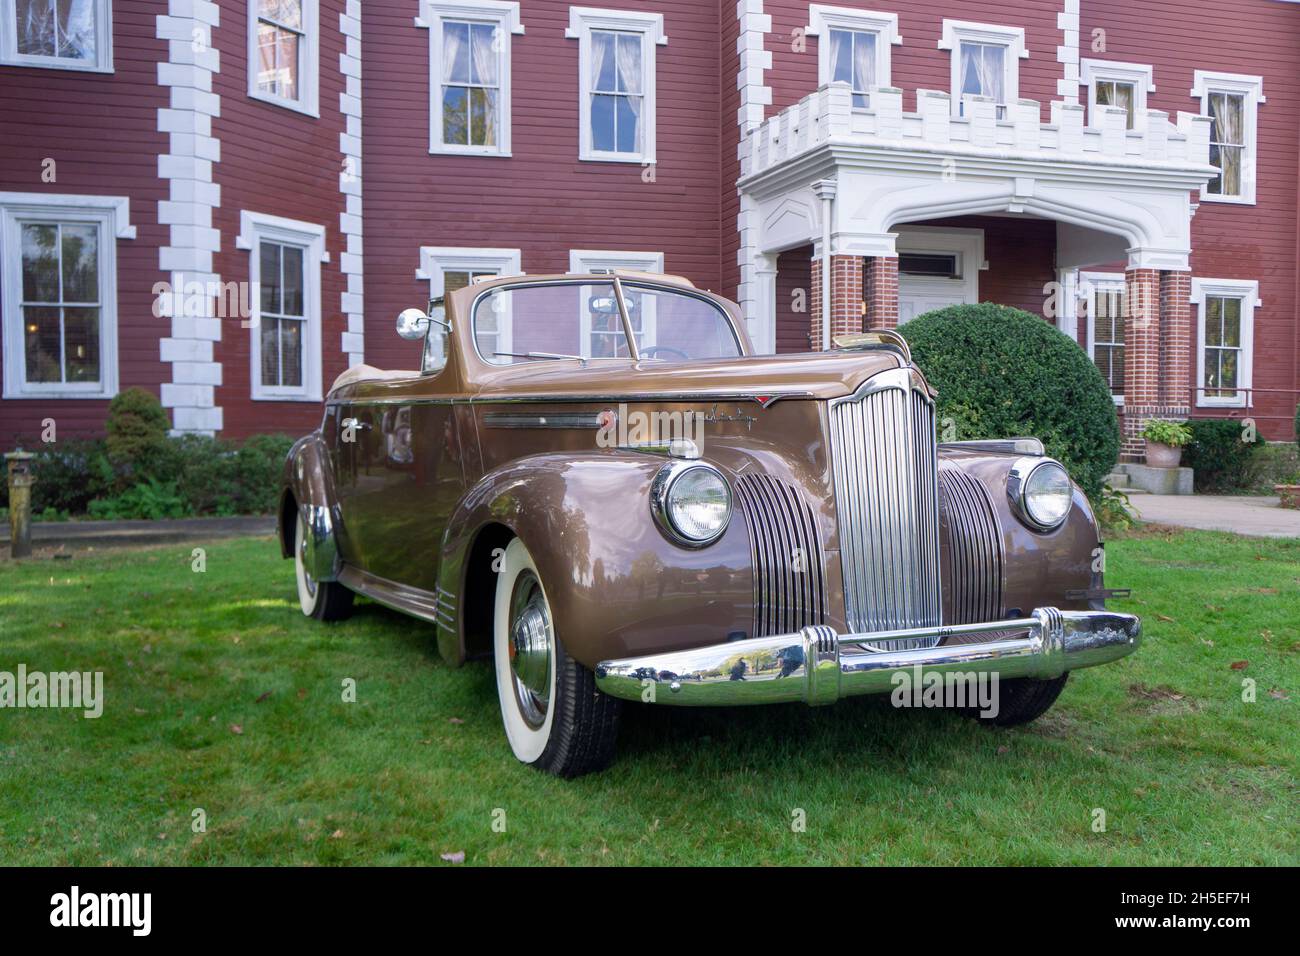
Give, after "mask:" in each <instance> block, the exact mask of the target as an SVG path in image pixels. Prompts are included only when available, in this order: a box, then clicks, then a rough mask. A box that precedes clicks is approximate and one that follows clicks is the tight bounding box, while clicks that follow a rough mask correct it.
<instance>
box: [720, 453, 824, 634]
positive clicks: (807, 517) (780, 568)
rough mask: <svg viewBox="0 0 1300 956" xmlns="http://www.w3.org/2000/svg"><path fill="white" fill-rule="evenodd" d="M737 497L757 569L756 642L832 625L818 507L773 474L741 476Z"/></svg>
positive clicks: (738, 480) (755, 571)
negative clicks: (827, 615) (815, 513)
mask: <svg viewBox="0 0 1300 956" xmlns="http://www.w3.org/2000/svg"><path fill="white" fill-rule="evenodd" d="M735 489H736V497H737V498H738V499H739V501H740V505H741V508H742V509H743V510H744V513H745V521H746V523H747V525H748V527H749V542H750V556H751V559H752V561H753V565H754V634H753V636H754V637H766V636H768V635H770V634H792V633H794V632H795V631H798V630H800V629H801V628H803V627H806V626H808V625H810V624H824V623H826V579H825V562H824V560H823V554H822V545H821V535H820V534H819V533H818V530H817V519H816V516H815V515H814V514H813V510H812V506H811V505H809V504H808V502H806V501H805V500H804V499H803V498H802V497H800V495H799V492H798V491H797V490H796V489H795V488H793V487H791V486H790V485H788V484H786V483H785V482H782V481H778V480H777V479H776V478H773V477H772V476H771V475H762V474H748V475H741V476H740V477H739V478H738V479H736V482H735Z"/></svg>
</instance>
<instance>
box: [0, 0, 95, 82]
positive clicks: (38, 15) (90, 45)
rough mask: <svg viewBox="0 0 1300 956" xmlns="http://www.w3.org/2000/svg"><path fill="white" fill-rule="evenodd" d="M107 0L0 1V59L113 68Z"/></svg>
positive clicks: (65, 67) (61, 66)
mask: <svg viewBox="0 0 1300 956" xmlns="http://www.w3.org/2000/svg"><path fill="white" fill-rule="evenodd" d="M111 9H112V8H111V5H110V0H75V2H72V0H0V63H8V64H12V65H14V66H38V67H51V68H53V69H56V70H89V71H95V72H101V73H111V72H112V71H113V24H112V18H111V15H110V14H111Z"/></svg>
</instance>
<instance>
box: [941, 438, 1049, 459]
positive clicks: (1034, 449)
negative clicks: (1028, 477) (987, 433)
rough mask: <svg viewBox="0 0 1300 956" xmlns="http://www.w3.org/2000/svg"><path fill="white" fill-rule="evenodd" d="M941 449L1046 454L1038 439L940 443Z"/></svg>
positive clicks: (989, 439) (990, 439)
mask: <svg viewBox="0 0 1300 956" xmlns="http://www.w3.org/2000/svg"><path fill="white" fill-rule="evenodd" d="M939 447H940V448H941V449H956V450H958V451H961V450H963V449H968V450H970V451H991V452H996V453H998V454H1006V455H1033V456H1035V457H1041V456H1042V455H1044V454H1046V452H1045V451H1044V450H1043V443H1042V441H1041V440H1040V439H1037V438H980V439H975V440H972V441H946V442H942V443H940V445H939Z"/></svg>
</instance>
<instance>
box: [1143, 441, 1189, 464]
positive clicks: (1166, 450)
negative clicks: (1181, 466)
mask: <svg viewBox="0 0 1300 956" xmlns="http://www.w3.org/2000/svg"><path fill="white" fill-rule="evenodd" d="M1182 460H1183V450H1182V449H1181V448H1175V447H1174V446H1173V445H1162V444H1160V442H1158V441H1151V440H1150V439H1147V464H1148V465H1149V466H1151V467H1152V468H1177V467H1178V463H1179V462H1180V461H1182Z"/></svg>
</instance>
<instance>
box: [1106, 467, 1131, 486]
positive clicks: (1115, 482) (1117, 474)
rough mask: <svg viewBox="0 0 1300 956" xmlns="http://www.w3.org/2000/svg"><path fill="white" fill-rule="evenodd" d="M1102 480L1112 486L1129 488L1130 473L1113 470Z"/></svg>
mask: <svg viewBox="0 0 1300 956" xmlns="http://www.w3.org/2000/svg"><path fill="white" fill-rule="evenodd" d="M1102 481H1104V482H1105V483H1106V484H1108V485H1110V486H1111V487H1112V488H1118V489H1124V490H1127V488H1128V475H1126V474H1125V473H1124V472H1122V471H1114V472H1111V473H1110V474H1109V475H1107V476H1106V477H1105V478H1103V479H1102Z"/></svg>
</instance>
